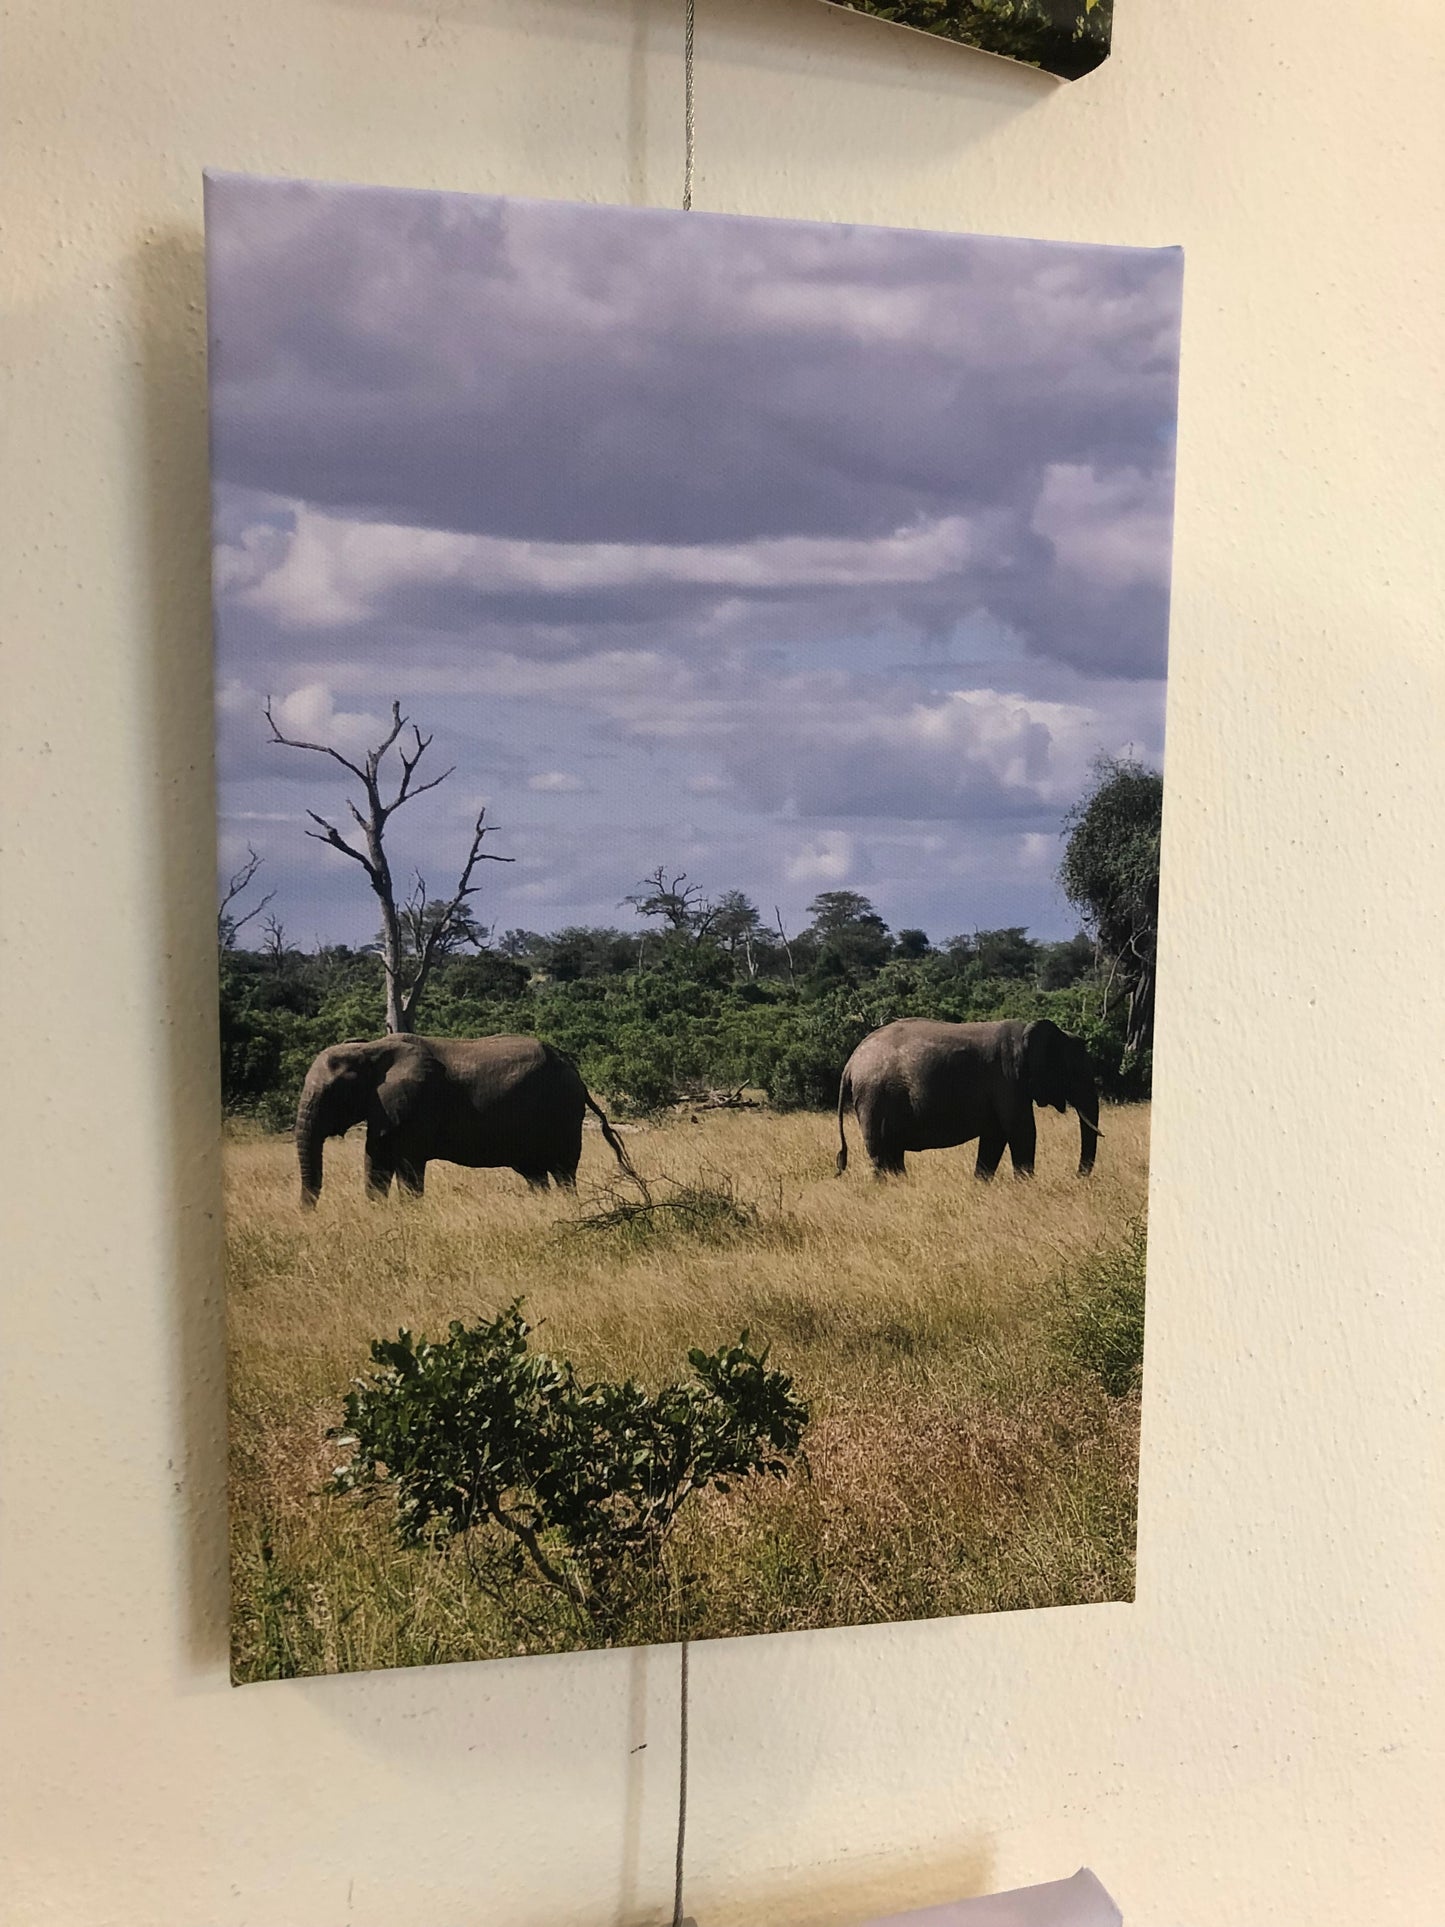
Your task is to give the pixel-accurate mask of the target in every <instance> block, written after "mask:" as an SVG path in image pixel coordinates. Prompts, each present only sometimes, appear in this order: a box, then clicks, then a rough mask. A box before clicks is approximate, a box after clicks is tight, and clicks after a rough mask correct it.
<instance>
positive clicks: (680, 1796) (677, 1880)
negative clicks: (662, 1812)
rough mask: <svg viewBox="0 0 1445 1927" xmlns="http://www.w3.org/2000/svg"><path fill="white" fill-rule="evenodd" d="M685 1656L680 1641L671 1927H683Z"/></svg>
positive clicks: (686, 1647)
mask: <svg viewBox="0 0 1445 1927" xmlns="http://www.w3.org/2000/svg"><path fill="white" fill-rule="evenodd" d="M687 1653H688V1642H687V1640H684V1641H683V1642H682V1659H681V1665H680V1677H679V1691H678V1702H677V1727H678V1765H677V1865H676V1872H675V1876H674V1880H673V1888H672V1927H686V1923H685V1921H684V1920H683V1914H682V1857H683V1850H684V1848H685V1846H686V1843H687Z"/></svg>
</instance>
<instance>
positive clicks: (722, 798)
mask: <svg viewBox="0 0 1445 1927" xmlns="http://www.w3.org/2000/svg"><path fill="white" fill-rule="evenodd" d="M207 240H208V249H209V257H210V331H211V378H212V436H213V451H214V454H213V460H214V476H215V512H216V551H215V582H216V604H217V629H218V636H217V653H218V662H217V680H218V704H219V715H220V767H221V869H222V872H223V874H224V873H227V872H229V871H230V870H231V869H233V868H234V867H235V865H236V863H237V862H238V861H239V859H240V858H241V857H242V856H243V855H244V852H245V850H246V847H247V845H248V844H250V845H253V846H254V847H255V849H256V850H257V851H258V852H260V854H261V855H262V856H263V858H264V859H265V870H264V875H265V879H266V885H267V887H268V888H272V889H274V890H275V891H276V901H275V904H274V906H273V907H274V909H275V910H276V911H277V912H278V913H279V915H280V916H281V918H282V920H283V922H284V923H285V925H286V928H287V932H288V935H289V936H290V937H291V938H292V939H293V940H295V941H298V942H301V943H303V944H308V945H309V944H310V943H311V942H312V941H314V940H316V939H318V938H320V939H326V940H330V941H351V942H355V941H358V940H363V939H366V938H368V937H370V936H371V935H372V933H373V932H374V930H375V928H376V923H377V919H376V915H375V912H374V904H373V901H372V900H371V898H370V897H369V894H368V892H367V890H366V885H365V879H364V877H363V876H362V875H361V872H360V871H359V869H357V867H356V866H355V865H354V864H351V863H349V862H348V861H347V860H346V859H345V858H343V857H341V856H339V855H337V854H336V853H335V852H334V851H331V850H327V849H325V848H323V847H322V846H321V845H319V844H317V843H315V842H310V841H308V840H307V839H306V837H305V836H304V834H303V832H304V829H305V828H306V824H307V818H306V814H305V813H306V810H307V809H308V807H309V808H313V809H316V810H318V811H320V812H322V813H323V814H325V815H328V816H331V817H332V818H333V820H337V821H343V820H344V818H345V802H344V799H345V796H346V793H347V790H346V778H345V772H344V771H342V770H341V769H340V768H338V767H337V765H335V764H334V763H331V762H329V761H328V760H327V759H324V758H321V757H316V756H308V755H306V754H304V753H302V752H299V751H296V750H290V749H284V748H280V747H277V746H276V745H274V744H273V743H271V742H270V741H269V740H268V731H267V729H266V726H265V722H264V719H263V716H262V704H263V702H264V701H265V699H266V697H267V696H268V695H269V696H271V697H272V698H273V699H274V703H275V708H276V714H277V716H278V719H279V720H280V721H281V724H282V727H283V729H284V730H285V731H286V733H287V734H291V735H297V736H304V737H308V738H312V739H324V740H327V741H330V742H333V743H335V744H336V745H338V746H339V747H341V748H342V749H343V750H345V751H348V752H350V753H355V752H356V751H358V750H360V749H363V748H364V747H365V746H367V745H368V744H369V743H371V742H374V741H376V740H379V737H380V735H381V733H382V730H383V718H384V717H385V716H386V715H387V713H388V711H389V708H390V704H391V701H392V699H393V698H397V699H399V700H400V701H401V704H402V706H403V709H404V710H405V711H406V713H408V714H409V715H411V716H412V717H414V718H415V719H416V721H417V722H418V723H420V724H421V726H422V727H423V729H424V730H426V731H428V732H434V735H435V742H434V744H433V746H432V748H431V750H430V751H429V752H428V755H427V759H426V763H425V764H424V765H423V769H422V771H421V774H425V773H426V771H427V769H428V768H431V769H432V773H434V774H435V773H439V772H440V771H441V770H442V769H444V768H445V767H447V766H448V765H449V764H454V765H455V766H456V773H455V775H453V776H452V777H451V778H450V779H449V780H448V781H447V782H446V783H444V784H443V785H442V786H441V787H440V788H439V789H438V790H436V791H434V792H433V793H431V794H430V795H427V796H425V797H422V798H420V799H419V800H418V801H417V802H415V803H414V804H408V805H407V807H406V808H405V809H404V810H403V811H402V812H401V813H400V814H399V815H398V816H397V817H396V818H395V819H394V820H393V824H392V828H391V833H390V836H391V846H392V862H393V867H394V869H395V871H396V872H397V875H398V878H399V879H400V878H403V877H406V878H409V877H410V875H411V873H412V872H413V871H415V870H417V869H420V870H421V872H422V873H423V874H424V875H425V877H426V878H427V880H428V882H429V884H430V885H431V886H432V888H433V890H434V891H440V890H441V889H442V887H443V886H444V885H446V886H450V885H451V884H452V882H453V881H454V877H455V872H456V869H457V866H458V864H459V862H460V859H461V856H462V854H463V853H464V851H465V847H466V843H467V840H468V833H469V829H470V820H471V817H472V816H473V815H474V814H475V811H476V809H477V807H478V804H479V803H480V802H481V801H483V800H485V801H486V803H487V805H488V809H489V817H490V820H492V821H493V822H495V824H496V826H497V827H496V833H495V836H494V837H493V838H492V839H491V841H490V843H489V845H488V847H489V848H491V849H495V850H496V851H497V852H498V853H500V854H506V855H508V856H512V857H514V858H515V859H516V861H515V862H514V863H513V864H511V865H508V866H505V867H504V866H502V865H498V864H489V865H487V866H485V867H484V870H483V872H482V874H481V882H482V886H483V894H482V897H481V899H480V900H479V903H478V911H479V915H480V916H481V918H482V920H483V922H485V923H488V924H493V925H495V926H496V928H497V929H498V930H499V931H500V930H503V929H508V928H511V927H514V926H521V927H525V928H529V929H538V930H547V929H553V928H556V927H558V926H559V925H561V924H564V923H573V922H598V923H620V924H624V925H626V924H627V923H628V922H629V921H630V914H631V913H630V912H629V911H626V910H623V909H619V903H620V900H621V899H622V898H623V897H624V896H625V895H626V894H627V893H628V892H629V891H630V890H632V889H634V888H635V886H636V884H637V882H638V880H639V879H640V878H641V877H642V876H644V875H645V874H646V873H647V872H648V871H649V870H651V869H653V868H655V867H656V865H657V864H659V863H661V864H665V865H667V866H668V867H669V869H671V870H686V871H687V873H688V875H689V877H691V878H693V879H695V880H696V881H697V882H699V883H700V884H702V885H703V886H704V887H705V888H706V889H708V890H709V891H711V892H720V891H722V890H725V889H729V888H740V889H744V890H746V891H747V892H748V893H749V894H750V895H751V896H752V897H753V898H754V899H755V900H756V901H757V902H758V903H759V904H760V905H762V906H763V908H764V912H765V914H767V915H769V916H770V915H771V911H772V907H773V906H774V905H775V904H776V905H778V906H780V908H781V910H782V914H783V917H784V920H785V921H786V922H787V923H788V925H789V927H790V928H796V927H797V926H798V925H800V924H801V923H802V922H803V921H804V914H803V913H804V908H805V906H806V905H807V903H808V902H809V901H810V899H811V898H812V897H813V896H815V895H816V894H817V893H818V892H819V891H820V890H826V889H836V888H840V887H849V888H855V889H858V890H862V891H864V892H865V893H866V894H867V895H869V896H870V897H872V898H873V899H874V901H875V902H876V903H877V905H878V907H879V908H880V910H881V911H882V912H883V914H884V915H885V916H886V917H887V919H888V920H889V922H890V923H891V924H893V926H894V927H895V928H899V927H903V926H906V925H921V926H922V927H923V928H924V929H926V930H927V931H928V932H929V934H930V935H931V936H933V937H934V938H943V937H946V936H949V935H952V934H954V933H955V932H958V931H968V930H973V929H975V928H985V927H990V926H994V925H999V924H1027V925H1028V926H1029V927H1030V928H1031V929H1032V930H1033V931H1034V932H1035V934H1037V935H1041V936H1049V935H1059V934H1066V933H1067V932H1069V931H1070V930H1071V929H1072V928H1073V927H1074V926H1075V922H1076V919H1074V917H1073V916H1072V914H1071V913H1070V911H1069V909H1068V906H1067V905H1066V904H1065V903H1064V902H1063V900H1062V898H1061V897H1060V895H1059V892H1058V889H1057V885H1056V884H1055V882H1054V872H1055V869H1056V867H1057V863H1058V857H1059V847H1060V846H1059V829H1060V823H1061V820H1062V818H1063V816H1064V813H1065V811H1066V810H1067V809H1068V807H1069V805H1070V804H1071V803H1072V802H1073V801H1074V800H1075V799H1076V798H1077V797H1078V795H1079V794H1080V792H1081V790H1082V789H1083V787H1084V786H1085V784H1086V782H1087V779H1088V772H1089V768H1090V765H1091V762H1092V761H1093V759H1094V758H1095V756H1096V755H1097V754H1098V753H1099V752H1100V751H1106V752H1119V751H1124V750H1132V751H1133V752H1135V753H1137V754H1139V755H1141V756H1143V757H1145V758H1147V759H1149V760H1150V761H1155V760H1157V759H1158V758H1159V757H1160V756H1161V755H1162V751H1163V721H1164V667H1165V645H1166V631H1167V616H1168V588H1169V541H1170V508H1171V494H1172V480H1173V457H1174V406H1175V387H1176V373H1177V351H1178V326H1179V282H1180V257H1179V255H1178V253H1177V252H1175V251H1173V250H1169V251H1145V250H1135V249H1113V248H1099V247H1082V246H1073V245H1061V244H1057V243H1041V242H1025V241H1014V240H999V239H991V238H980V237H976V236H960V235H941V234H922V233H913V232H907V231H899V230H888V229H877V228H861V227H830V226H813V225H803V224H796V223H792V222H783V221H758V220H743V219H733V218H730V217H725V216H718V215H708V214H690V215H682V214H675V213H671V212H667V211H654V210H638V209H615V208H602V207H575V206H569V205H566V204H560V203H545V202H521V201H505V200H492V199H481V198H474V197H471V196H463V195H443V194H430V193H402V192H394V191H390V190H376V189H362V188H333V187H315V186H310V185H305V184H298V183H290V182H266V181H258V180H249V179H242V178H236V177H221V178H218V179H212V180H211V181H210V182H209V183H208V198H207Z"/></svg>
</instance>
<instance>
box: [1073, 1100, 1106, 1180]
mask: <svg viewBox="0 0 1445 1927" xmlns="http://www.w3.org/2000/svg"><path fill="white" fill-rule="evenodd" d="M1074 1109H1075V1110H1076V1111H1077V1112H1078V1113H1079V1176H1080V1177H1081V1178H1086V1177H1088V1175H1089V1173H1090V1172H1091V1171H1092V1170H1093V1168H1094V1153H1095V1151H1096V1150H1097V1149H1098V1144H1099V1138H1100V1136H1101V1132H1100V1130H1099V1093H1098V1092H1097V1091H1096V1090H1095V1089H1093V1087H1092V1086H1090V1088H1089V1089H1088V1090H1084V1091H1080V1093H1079V1095H1078V1097H1077V1099H1076V1100H1075V1102H1074Z"/></svg>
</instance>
